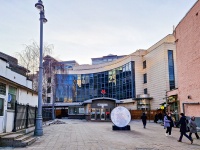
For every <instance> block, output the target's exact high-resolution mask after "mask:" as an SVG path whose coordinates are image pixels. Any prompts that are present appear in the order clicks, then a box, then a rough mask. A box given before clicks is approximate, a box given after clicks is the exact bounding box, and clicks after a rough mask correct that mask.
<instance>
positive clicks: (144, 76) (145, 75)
mask: <svg viewBox="0 0 200 150" xmlns="http://www.w3.org/2000/svg"><path fill="white" fill-rule="evenodd" d="M143 78H144V83H147V74H146V73H145V74H143Z"/></svg>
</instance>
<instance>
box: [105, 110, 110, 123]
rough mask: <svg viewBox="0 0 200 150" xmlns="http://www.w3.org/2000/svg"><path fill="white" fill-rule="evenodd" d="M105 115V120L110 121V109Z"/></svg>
mask: <svg viewBox="0 0 200 150" xmlns="http://www.w3.org/2000/svg"><path fill="white" fill-rule="evenodd" d="M105 114H106V116H105V119H106V120H110V109H106V112H105Z"/></svg>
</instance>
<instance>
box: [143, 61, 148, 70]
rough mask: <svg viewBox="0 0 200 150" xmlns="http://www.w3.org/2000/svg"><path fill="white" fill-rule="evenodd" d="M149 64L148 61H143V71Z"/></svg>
mask: <svg viewBox="0 0 200 150" xmlns="http://www.w3.org/2000/svg"><path fill="white" fill-rule="evenodd" d="M146 65H147V64H146V60H145V61H143V69H145V68H146V67H147V66H146Z"/></svg>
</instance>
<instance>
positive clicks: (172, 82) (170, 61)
mask: <svg viewBox="0 0 200 150" xmlns="http://www.w3.org/2000/svg"><path fill="white" fill-rule="evenodd" d="M168 71H169V86H170V90H172V89H174V88H175V75H174V59H173V51H172V50H168Z"/></svg>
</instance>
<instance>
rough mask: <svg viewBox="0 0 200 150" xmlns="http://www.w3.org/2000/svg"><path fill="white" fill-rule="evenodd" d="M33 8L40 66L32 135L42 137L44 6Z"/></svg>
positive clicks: (39, 2) (39, 3) (45, 20)
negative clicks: (37, 20) (36, 15)
mask: <svg viewBox="0 0 200 150" xmlns="http://www.w3.org/2000/svg"><path fill="white" fill-rule="evenodd" d="M35 7H36V8H37V9H38V10H39V11H40V66H39V81H38V82H39V84H38V112H37V117H36V125H35V131H34V134H35V135H37V136H42V135H43V129H42V76H43V64H42V60H43V23H46V22H47V19H46V18H45V15H44V5H43V3H42V1H41V0H38V3H36V4H35Z"/></svg>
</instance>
